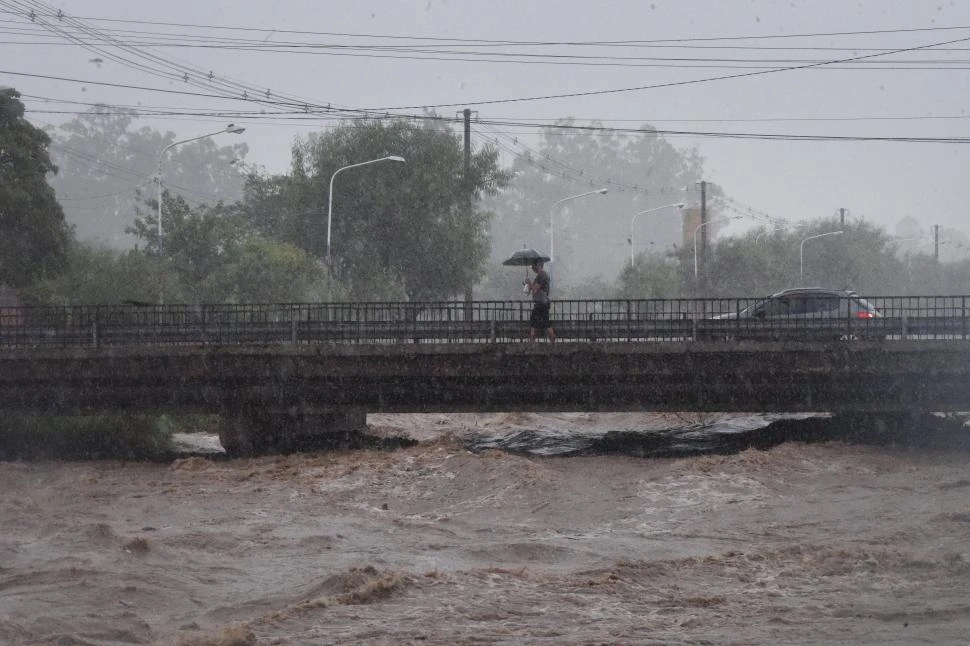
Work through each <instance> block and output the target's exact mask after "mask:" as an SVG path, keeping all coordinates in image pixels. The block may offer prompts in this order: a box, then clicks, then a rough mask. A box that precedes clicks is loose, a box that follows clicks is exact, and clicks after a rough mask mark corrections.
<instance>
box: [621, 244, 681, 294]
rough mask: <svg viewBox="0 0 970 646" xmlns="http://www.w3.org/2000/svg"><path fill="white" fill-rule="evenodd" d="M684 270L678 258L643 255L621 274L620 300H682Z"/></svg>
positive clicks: (626, 266)
mask: <svg viewBox="0 0 970 646" xmlns="http://www.w3.org/2000/svg"><path fill="white" fill-rule="evenodd" d="M681 278H682V269H681V266H680V263H679V262H678V260H677V258H676V257H671V256H667V255H665V254H661V253H650V254H646V253H642V254H639V255H638V256H637V257H636V258H635V264H634V266H633V267H631V266H630V265H625V266H624V269H623V271H622V272H621V273H620V278H619V286H618V290H617V297H618V298H680V297H682V296H683V292H682V291H681V283H682V281H681Z"/></svg>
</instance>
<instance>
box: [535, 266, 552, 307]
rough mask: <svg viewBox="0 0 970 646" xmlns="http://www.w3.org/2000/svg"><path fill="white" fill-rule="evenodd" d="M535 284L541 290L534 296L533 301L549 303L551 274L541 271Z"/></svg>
mask: <svg viewBox="0 0 970 646" xmlns="http://www.w3.org/2000/svg"><path fill="white" fill-rule="evenodd" d="M534 282H535V284H536V285H538V286H539V290H538V291H536V292H534V293H533V294H532V301H533V302H535V303H548V302H549V288H550V287H551V286H552V281H551V280H550V279H549V274H547V273H546V270H545V269H540V270H539V272H538V273H537V274H536V277H535V281H534Z"/></svg>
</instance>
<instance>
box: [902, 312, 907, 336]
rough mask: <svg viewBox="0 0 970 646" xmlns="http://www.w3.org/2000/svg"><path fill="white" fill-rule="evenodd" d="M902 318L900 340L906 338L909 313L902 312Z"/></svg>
mask: <svg viewBox="0 0 970 646" xmlns="http://www.w3.org/2000/svg"><path fill="white" fill-rule="evenodd" d="M902 318H903V338H902V340H903V341H905V340H906V337H907V336H909V314H908V313H907V312H903V317H902Z"/></svg>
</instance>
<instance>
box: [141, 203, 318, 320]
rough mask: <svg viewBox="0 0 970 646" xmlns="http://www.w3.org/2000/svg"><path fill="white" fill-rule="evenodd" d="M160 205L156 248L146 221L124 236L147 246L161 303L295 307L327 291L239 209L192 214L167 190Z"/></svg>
mask: <svg viewBox="0 0 970 646" xmlns="http://www.w3.org/2000/svg"><path fill="white" fill-rule="evenodd" d="M162 201H163V212H162V213H163V232H164V238H163V239H162V240H161V244H160V241H159V238H158V225H157V218H153V217H152V216H151V215H147V216H145V217H138V218H136V219H135V222H134V225H133V226H132V227H131V228H130V229H129V231H130V232H131V233H133V234H135V235H136V236H138V237H139V238H141V239H143V240H144V241H145V251H144V253H143V254H142V255H143V256H145V257H147V258H150V259H151V262H152V263H154V266H155V267H156V268H158V267H160V271H161V276H160V278H161V281H162V288H163V290H164V294H165V297H164V298H165V301H166V302H176V303H177V302H189V303H256V302H261V303H267V302H273V303H276V302H296V301H304V300H317V299H320V298H322V297H323V295H324V294H326V293H330V292H332V291H333V286H332V285H331V281H330V279H329V277H328V274H327V272H326V270H325V269H324V268H323V267H322V266H321V265H320V264H319V263H317V262H316V261H315V260H314V259H313V258H312V257H311V256H309V255H308V254H307V253H306V252H305V251H303V250H302V249H300V248H298V247H296V246H294V245H292V244H287V243H284V242H278V241H274V240H269V239H267V238H264V237H262V236H260V235H258V234H257V233H255V232H253V231H252V230H251V229H250V228H249V222H248V221H247V220H246V219H245V218H244V217H243V215H242V213H241V211H240V209H239V207H238V205H233V206H225V205H223V204H217V205H216V206H214V207H209V206H206V205H202V206H198V207H195V208H192V207H190V206H189V205H188V203H187V202H186V201H185V200H184V199H182V198H181V197H180V196H172V195H171V194H169V193H168V192H167V191H166V192H165V193H163V195H162ZM149 205H150V206H156V205H155V204H152V203H151V202H149ZM154 275H155V277H156V286H157V280H158V278H159V275H158V273H155V274H154Z"/></svg>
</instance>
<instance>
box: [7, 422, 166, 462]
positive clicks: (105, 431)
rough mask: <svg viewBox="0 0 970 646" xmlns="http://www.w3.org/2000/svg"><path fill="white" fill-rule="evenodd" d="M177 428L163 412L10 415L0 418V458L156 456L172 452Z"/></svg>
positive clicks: (84, 458) (94, 458) (151, 457)
mask: <svg viewBox="0 0 970 646" xmlns="http://www.w3.org/2000/svg"><path fill="white" fill-rule="evenodd" d="M175 430H176V429H175V428H174V425H173V424H172V423H171V421H170V420H169V419H168V418H166V417H164V416H163V417H157V416H150V415H96V416H53V415H22V416H9V417H5V418H3V419H2V420H0V460H43V459H54V458H62V459H81V460H99V459H142V460H144V459H153V458H155V459H157V458H162V457H166V456H169V455H171V451H172V433H174V432H175Z"/></svg>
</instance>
